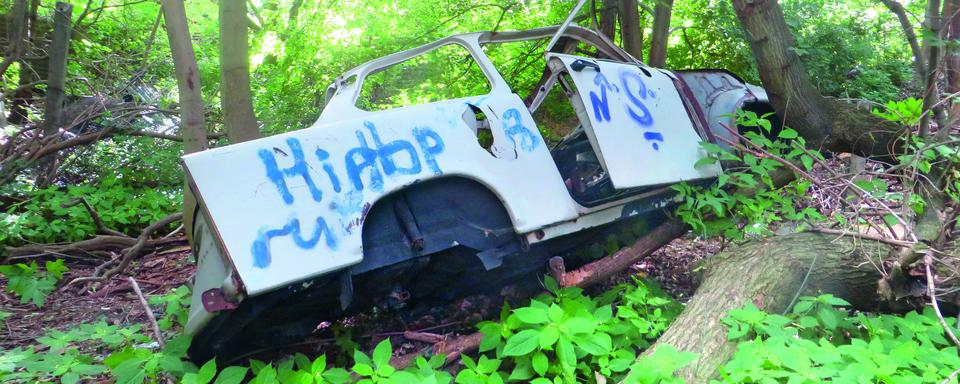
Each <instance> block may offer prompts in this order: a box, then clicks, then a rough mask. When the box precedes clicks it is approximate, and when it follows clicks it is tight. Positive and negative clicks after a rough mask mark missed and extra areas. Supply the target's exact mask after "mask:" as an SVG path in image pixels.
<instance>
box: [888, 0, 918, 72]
mask: <svg viewBox="0 0 960 384" xmlns="http://www.w3.org/2000/svg"><path fill="white" fill-rule="evenodd" d="M880 1H882V2H883V5H885V6H887V8H888V9H890V11H891V12H893V14H894V15H896V16H897V20H899V21H900V27H901V28H903V36H904V37H906V39H907V43H908V44H910V51H911V52H913V71H914V78H915V79H916V81H917V82H921V81H923V79H924V78H925V76H924V75H923V74H924V72H925V71H924V67H925V66H926V64H925V61H924V59H923V51H921V50H920V41H919V40H917V33H916V32H914V30H913V23H912V22H910V19H909V18H907V11H906V10H905V9H904V8H903V5H901V4H900V2H898V1H897V0H880Z"/></svg>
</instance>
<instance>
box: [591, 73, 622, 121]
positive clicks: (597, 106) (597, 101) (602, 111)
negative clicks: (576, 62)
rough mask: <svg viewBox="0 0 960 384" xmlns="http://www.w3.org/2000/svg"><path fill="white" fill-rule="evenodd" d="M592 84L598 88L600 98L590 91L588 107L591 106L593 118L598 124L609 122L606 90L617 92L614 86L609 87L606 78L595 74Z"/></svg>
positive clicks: (600, 74) (608, 104)
mask: <svg viewBox="0 0 960 384" xmlns="http://www.w3.org/2000/svg"><path fill="white" fill-rule="evenodd" d="M593 83H594V84H596V85H597V86H599V87H600V96H597V94H596V92H593V91H590V105H592V106H593V116H594V117H595V118H596V119H597V120H599V121H600V122H604V121H610V103H609V101H608V100H607V88H610V89H612V90H613V91H614V92H619V91H620V90H619V89H617V88H616V87H615V86H611V85H610V82H609V81H607V77H606V76H604V75H603V74H602V73H600V72H597V75H596V76H594V77H593Z"/></svg>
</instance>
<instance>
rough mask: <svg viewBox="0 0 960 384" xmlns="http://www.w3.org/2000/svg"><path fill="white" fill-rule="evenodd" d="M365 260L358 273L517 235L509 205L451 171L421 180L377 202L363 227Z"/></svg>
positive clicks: (479, 247) (484, 245)
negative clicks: (454, 248)
mask: <svg viewBox="0 0 960 384" xmlns="http://www.w3.org/2000/svg"><path fill="white" fill-rule="evenodd" d="M361 238H362V245H363V261H362V262H361V263H360V264H359V265H357V266H354V267H353V268H354V273H355V274H356V273H362V272H364V271H369V270H372V269H376V268H380V267H383V266H387V265H391V264H394V263H397V262H401V261H404V260H407V259H411V258H415V257H419V256H425V255H430V254H433V253H437V252H441V251H443V250H446V249H449V248H453V247H455V246H465V247H468V248H473V249H476V250H484V249H488V248H492V247H495V246H497V245H500V244H502V243H504V242H507V241H510V240H512V239H514V238H516V231H515V229H514V224H513V220H512V219H511V216H510V215H509V212H508V210H507V206H506V204H505V203H504V202H503V200H502V199H501V198H500V197H499V195H497V194H496V193H495V191H494V190H493V189H492V188H490V187H488V186H487V185H485V184H483V183H481V182H479V181H477V180H475V179H472V178H468V177H462V176H447V177H441V178H436V179H430V180H427V181H422V182H418V183H415V184H412V185H410V186H408V187H405V188H403V189H400V190H398V191H395V192H393V193H390V194H388V195H386V196H383V197H382V198H380V199H378V200H377V201H376V202H374V204H373V206H372V207H371V208H370V210H369V212H368V213H367V216H366V218H365V220H364V222H363V225H362V229H361Z"/></svg>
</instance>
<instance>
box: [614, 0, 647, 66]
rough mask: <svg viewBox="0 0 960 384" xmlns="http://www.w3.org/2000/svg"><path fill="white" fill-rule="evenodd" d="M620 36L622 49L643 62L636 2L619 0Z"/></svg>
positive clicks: (641, 39) (640, 30) (641, 35)
mask: <svg viewBox="0 0 960 384" xmlns="http://www.w3.org/2000/svg"><path fill="white" fill-rule="evenodd" d="M619 4H620V6H619V7H618V8H619V10H620V12H619V13H620V36H621V38H622V40H623V41H622V44H623V49H624V50H626V51H627V53H629V54H630V56H633V57H634V58H636V59H637V60H640V61H643V30H642V29H640V9H639V5H638V4H637V0H619Z"/></svg>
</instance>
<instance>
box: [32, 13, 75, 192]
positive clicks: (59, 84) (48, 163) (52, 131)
mask: <svg viewBox="0 0 960 384" xmlns="http://www.w3.org/2000/svg"><path fill="white" fill-rule="evenodd" d="M72 14H73V5H71V4H69V3H61V2H57V4H56V6H55V7H54V16H53V42H52V43H51V44H50V50H49V55H50V65H49V67H48V68H47V97H46V100H45V101H44V103H45V104H44V110H43V136H44V137H51V136H54V135H57V134H58V133H59V132H60V129H61V128H63V95H64V87H66V82H67V55H68V53H69V51H70V29H71V27H70V20H71V19H70V18H71V15H72ZM56 173H57V157H56V154H51V155H50V156H47V158H45V159H43V160H42V161H41V162H40V167H39V173H38V175H37V186H38V187H45V186H47V185H49V184H50V183H51V182H52V181H53V178H54V177H55V176H56Z"/></svg>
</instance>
